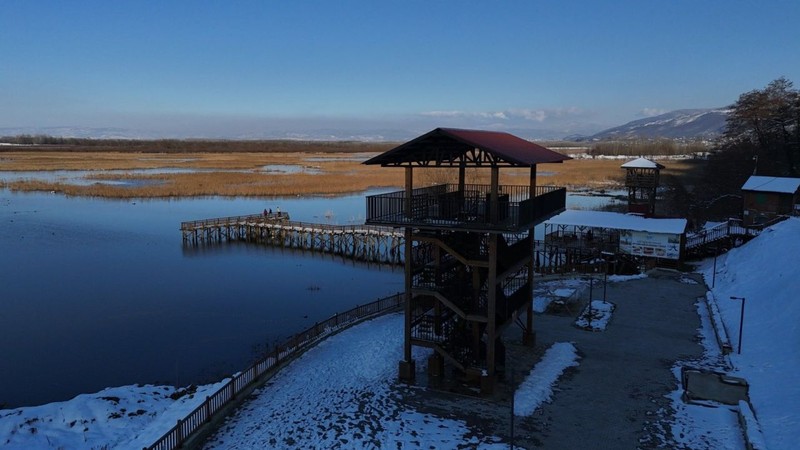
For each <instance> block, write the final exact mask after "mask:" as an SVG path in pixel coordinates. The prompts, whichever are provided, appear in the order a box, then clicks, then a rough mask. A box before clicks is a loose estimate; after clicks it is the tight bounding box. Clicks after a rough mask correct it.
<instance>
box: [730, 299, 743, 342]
mask: <svg viewBox="0 0 800 450" xmlns="http://www.w3.org/2000/svg"><path fill="white" fill-rule="evenodd" d="M731 300H741V301H742V312H741V315H740V316H739V347H738V351H737V352H736V353H738V354H740V355H741V354H742V325H743V324H744V297H733V296H731Z"/></svg>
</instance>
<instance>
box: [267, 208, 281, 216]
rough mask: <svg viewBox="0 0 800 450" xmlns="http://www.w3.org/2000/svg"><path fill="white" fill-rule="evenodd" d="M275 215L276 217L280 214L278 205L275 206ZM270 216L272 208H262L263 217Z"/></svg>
mask: <svg viewBox="0 0 800 450" xmlns="http://www.w3.org/2000/svg"><path fill="white" fill-rule="evenodd" d="M275 215H276V216H277V217H280V216H281V208H280V207H278V208H275ZM270 216H272V208H269V209H267V208H264V217H270Z"/></svg>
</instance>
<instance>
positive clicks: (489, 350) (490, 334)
mask: <svg viewBox="0 0 800 450" xmlns="http://www.w3.org/2000/svg"><path fill="white" fill-rule="evenodd" d="M486 284H487V286H488V290H489V292H488V293H487V294H488V297H489V305H488V311H487V313H488V314H487V315H488V319H489V322H488V323H487V324H486V335H487V336H486V371H487V374H488V375H489V377H493V376H494V373H495V360H494V358H495V351H494V346H495V339H496V338H497V336H496V335H495V333H496V327H497V234H495V233H491V234H489V279H488V280H487V283H486Z"/></svg>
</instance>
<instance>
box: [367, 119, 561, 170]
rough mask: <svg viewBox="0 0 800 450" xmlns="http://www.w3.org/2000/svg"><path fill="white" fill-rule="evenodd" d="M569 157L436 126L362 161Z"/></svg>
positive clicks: (501, 136) (527, 162)
mask: <svg viewBox="0 0 800 450" xmlns="http://www.w3.org/2000/svg"><path fill="white" fill-rule="evenodd" d="M569 159H572V158H570V157H569V156H565V155H562V154H560V153H557V152H554V151H552V150H550V149H548V148H545V147H542V146H541V145H538V144H534V143H533V142H530V141H526V140H525V139H522V138H519V137H517V136H514V135H512V134H509V133H503V132H499V131H482V130H463V129H457V128H437V129H435V130H433V131H430V132H428V133H426V134H423V135H422V136H420V137H418V138H416V139H413V140H411V141H408V142H406V143H405V144H402V145H400V146H397V147H395V148H393V149H392V150H389V151H387V152H385V153H382V154H380V155H378V156H376V157H374V158H372V159H369V160H367V161H365V162H364V164H380V165H381V166H413V165H418V166H428V167H429V166H446V167H451V166H458V165H459V164H460V163H461V161H464V162H465V163H466V165H467V166H472V167H475V166H490V167H491V166H506V167H531V166H534V165H536V164H542V163H560V162H563V161H566V160H569Z"/></svg>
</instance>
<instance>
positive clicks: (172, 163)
mask: <svg viewBox="0 0 800 450" xmlns="http://www.w3.org/2000/svg"><path fill="white" fill-rule="evenodd" d="M372 155H373V153H359V154H358V155H357V156H358V157H357V158H354V154H353V153H223V154H219V153H183V154H181V155H179V157H178V155H175V154H147V155H142V154H139V153H130V152H128V153H118V152H114V153H98V152H92V153H59V152H38V151H37V152H9V153H3V154H2V161H0V170H26V171H36V170H86V171H90V172H89V174H88V175H87V177H86V178H87V179H89V180H96V181H97V183H92V184H88V185H74V184H67V183H64V182H47V181H41V180H22V181H15V182H7V181H4V180H0V187H6V188H9V189H12V190H19V191H56V192H61V193H64V194H66V195H72V196H94V197H110V198H146V197H197V196H212V195H220V196H249V197H254V196H255V197H273V196H290V195H341V194H349V193H356V192H363V191H365V190H368V189H371V188H397V189H402V187H403V185H404V182H405V181H404V180H405V178H404V169H402V168H383V167H377V166H365V165H363V164H361V163H360V160H363V159H366V158H368V157H370V156H372ZM354 159H356V160H354ZM622 163H623V161H621V160H614V159H574V160H569V161H566V162H564V163H562V164H542V165H540V166H538V171H539V172H540V175H539V176H538V177H537V184H539V185H556V186H567V187H569V188H573V189H574V188H578V187H601V188H613V187H618V186H621V185H622V183H623V182H624V176H625V171H624V170H622V169H621V168H620V165H622ZM662 163H663V164H664V165H665V166H666V169H665V172H667V173H673V174H676V175H678V176H680V175H681V174H682V173H688V172H689V171H690V169H691V168H692V167H693V166H692V165H693V164H695V163H696V162H695V161H692V160H675V161H662ZM275 164H280V165H296V166H299V167H313V168H314V169H315V170H316V171H318V173H303V172H300V173H280V172H273V171H268V170H264V169H263V168H264V166H269V165H275ZM157 168H184V169H206V170H207V169H213V170H212V171H201V172H190V173H163V174H143V173H135V170H138V169H157ZM111 169H115V170H130V171H132V172H130V173H124V174H107V173H103V170H111ZM545 173H546V175H545ZM500 176H501V178H500V183H501V184H517V185H527V184H528V182H529V170H528V169H504V170H501V171H500ZM114 180H126V181H141V183H131V184H129V185H114V184H108V183H106V181H114ZM457 180H458V172H457V170H456V169H448V168H425V169H422V168H420V169H416V170H415V172H414V185H415V187H421V186H428V185H433V184H441V183H455V182H457ZM467 182H468V183H476V184H488V183H489V171H488V170H482V169H474V168H470V169H468V170H467Z"/></svg>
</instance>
